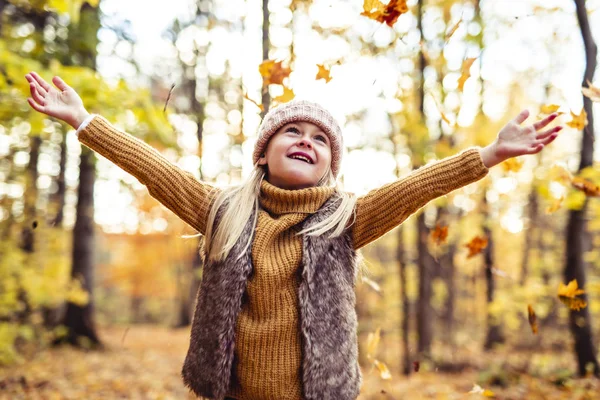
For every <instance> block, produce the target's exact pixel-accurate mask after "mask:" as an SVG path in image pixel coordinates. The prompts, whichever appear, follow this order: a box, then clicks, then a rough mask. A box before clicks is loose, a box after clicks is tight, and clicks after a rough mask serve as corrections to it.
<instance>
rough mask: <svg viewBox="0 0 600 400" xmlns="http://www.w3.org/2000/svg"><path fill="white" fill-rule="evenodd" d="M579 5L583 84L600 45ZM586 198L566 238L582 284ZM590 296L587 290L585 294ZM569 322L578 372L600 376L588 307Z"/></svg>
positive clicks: (580, 2) (589, 150)
mask: <svg viewBox="0 0 600 400" xmlns="http://www.w3.org/2000/svg"><path fill="white" fill-rule="evenodd" d="M575 5H576V8H577V20H578V22H579V27H580V30H581V36H582V38H583V43H584V46H585V56H586V67H585V73H584V77H583V83H582V84H583V85H584V86H585V85H587V82H588V81H589V82H592V81H593V79H594V72H595V70H596V57H597V54H598V49H597V46H596V43H594V39H593V37H592V32H591V30H590V24H589V20H588V15H587V10H586V7H585V0H575ZM583 108H584V109H585V111H586V113H587V122H588V125H587V126H586V127H585V128H584V129H583V135H582V140H581V161H580V163H579V171H581V170H582V169H584V168H586V167H589V166H591V165H592V163H593V155H594V114H593V109H592V102H591V100H590V99H589V98H588V97H585V96H584V97H583ZM586 209H587V201H586V202H585V203H584V206H583V208H582V209H581V210H571V211H570V212H569V222H568V223H567V231H566V232H565V234H566V236H567V237H566V242H567V249H566V253H567V257H566V264H565V271H564V278H565V283H567V282H570V281H571V280H573V279H577V283H578V284H579V286H580V287H582V288H585V284H586V273H585V269H586V263H585V261H584V259H583V255H584V254H585V253H586V252H587V251H589V250H591V238H590V234H589V232H588V231H587V229H586V221H585V214H586ZM582 297H583V299H584V300H587V296H586V294H584V295H583V296H582ZM569 326H570V329H571V333H572V335H573V339H574V350H575V355H576V357H577V365H578V373H579V375H582V376H584V375H585V374H586V372H587V367H588V365H590V366H591V368H592V369H593V372H594V374H595V375H596V376H600V367H599V365H598V360H597V358H596V348H595V346H594V341H593V339H592V321H591V317H590V314H589V309H588V308H587V307H586V308H583V309H581V310H579V311H576V310H570V311H569Z"/></svg>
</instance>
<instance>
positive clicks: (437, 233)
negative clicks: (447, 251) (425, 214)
mask: <svg viewBox="0 0 600 400" xmlns="http://www.w3.org/2000/svg"><path fill="white" fill-rule="evenodd" d="M447 238H448V226H440V225H439V224H438V225H437V226H436V227H435V229H434V230H432V231H431V240H433V242H434V243H435V244H437V245H438V246H439V245H440V244H442V243H446V239H447Z"/></svg>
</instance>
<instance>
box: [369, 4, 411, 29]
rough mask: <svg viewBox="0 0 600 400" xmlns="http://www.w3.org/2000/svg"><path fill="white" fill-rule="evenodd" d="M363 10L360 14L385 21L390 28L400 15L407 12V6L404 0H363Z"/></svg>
mask: <svg viewBox="0 0 600 400" xmlns="http://www.w3.org/2000/svg"><path fill="white" fill-rule="evenodd" d="M363 10H364V11H363V12H362V13H360V15H364V16H365V17H368V18H371V19H374V20H375V21H378V22H381V23H385V24H387V26H389V27H390V28H391V27H392V26H393V25H394V24H395V23H396V21H398V17H399V16H400V15H402V14H404V13H406V12H408V6H407V5H406V0H390V2H389V3H388V4H383V3H382V2H381V1H379V0H364V3H363Z"/></svg>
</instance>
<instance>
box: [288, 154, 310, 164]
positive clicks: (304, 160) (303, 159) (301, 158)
mask: <svg viewBox="0 0 600 400" xmlns="http://www.w3.org/2000/svg"><path fill="white" fill-rule="evenodd" d="M288 158H291V159H292V160H298V161H303V162H305V163H306V164H312V162H311V160H310V159H308V158H307V157H304V156H300V155H293V156H290V157H288Z"/></svg>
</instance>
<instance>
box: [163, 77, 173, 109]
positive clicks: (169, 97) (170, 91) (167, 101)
mask: <svg viewBox="0 0 600 400" xmlns="http://www.w3.org/2000/svg"><path fill="white" fill-rule="evenodd" d="M173 89H175V84H174V83H173V84H172V85H171V89H169V94H168V95H167V100H165V107H164V108H163V112H167V106H168V105H169V100H171V95H172V94H173Z"/></svg>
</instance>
